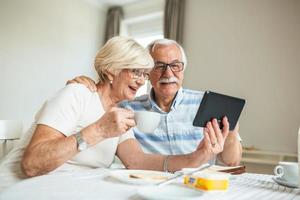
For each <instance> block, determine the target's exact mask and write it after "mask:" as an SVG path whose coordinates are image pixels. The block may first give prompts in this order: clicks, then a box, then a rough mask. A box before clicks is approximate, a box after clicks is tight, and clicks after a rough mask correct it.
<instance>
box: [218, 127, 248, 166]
mask: <svg viewBox="0 0 300 200" xmlns="http://www.w3.org/2000/svg"><path fill="white" fill-rule="evenodd" d="M238 134H239V124H237V125H236V127H235V128H234V130H233V131H230V132H229V134H228V137H227V138H226V140H225V144H224V150H223V151H222V152H221V153H220V154H218V159H219V160H220V161H221V162H223V163H224V164H225V165H228V166H235V165H239V164H240V161H241V158H242V152H243V149H242V145H241V142H240V140H239V135H238Z"/></svg>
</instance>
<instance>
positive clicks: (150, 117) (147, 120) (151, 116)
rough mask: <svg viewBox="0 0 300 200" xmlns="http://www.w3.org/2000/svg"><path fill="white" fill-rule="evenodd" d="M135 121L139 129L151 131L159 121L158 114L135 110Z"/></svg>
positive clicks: (146, 131)
mask: <svg viewBox="0 0 300 200" xmlns="http://www.w3.org/2000/svg"><path fill="white" fill-rule="evenodd" d="M134 118H135V123H136V126H137V128H138V129H139V131H141V132H144V133H153V131H154V130H155V129H156V128H157V126H158V124H159V122H160V114H159V113H156V112H152V111H135V112H134Z"/></svg>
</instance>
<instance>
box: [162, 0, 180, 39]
mask: <svg viewBox="0 0 300 200" xmlns="http://www.w3.org/2000/svg"><path fill="white" fill-rule="evenodd" d="M184 6H185V0H166V4H165V12H164V37H165V38H169V39H173V40H176V41H177V42H178V43H179V44H182V34H183V17H184Z"/></svg>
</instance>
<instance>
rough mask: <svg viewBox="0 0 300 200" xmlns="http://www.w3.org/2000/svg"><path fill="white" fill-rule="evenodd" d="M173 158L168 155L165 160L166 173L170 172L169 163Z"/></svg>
mask: <svg viewBox="0 0 300 200" xmlns="http://www.w3.org/2000/svg"><path fill="white" fill-rule="evenodd" d="M170 157H171V156H170V155H168V156H166V158H165V160H164V172H169V170H168V161H169V158H170Z"/></svg>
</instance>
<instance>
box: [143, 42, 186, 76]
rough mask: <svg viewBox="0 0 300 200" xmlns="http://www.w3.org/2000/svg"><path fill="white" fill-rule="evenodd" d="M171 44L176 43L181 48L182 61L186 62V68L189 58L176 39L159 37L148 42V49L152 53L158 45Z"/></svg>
mask: <svg viewBox="0 0 300 200" xmlns="http://www.w3.org/2000/svg"><path fill="white" fill-rule="evenodd" d="M169 45H176V46H177V47H178V48H179V49H180V53H181V57H182V62H183V64H184V70H185V68H186V67H187V58H186V54H185V52H184V50H183V48H182V46H181V45H180V44H178V43H177V42H176V41H175V40H171V39H166V38H164V39H157V40H154V41H152V42H151V43H150V44H148V46H147V49H148V51H149V53H150V54H151V53H152V52H153V51H154V50H155V48H156V47H157V46H169Z"/></svg>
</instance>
